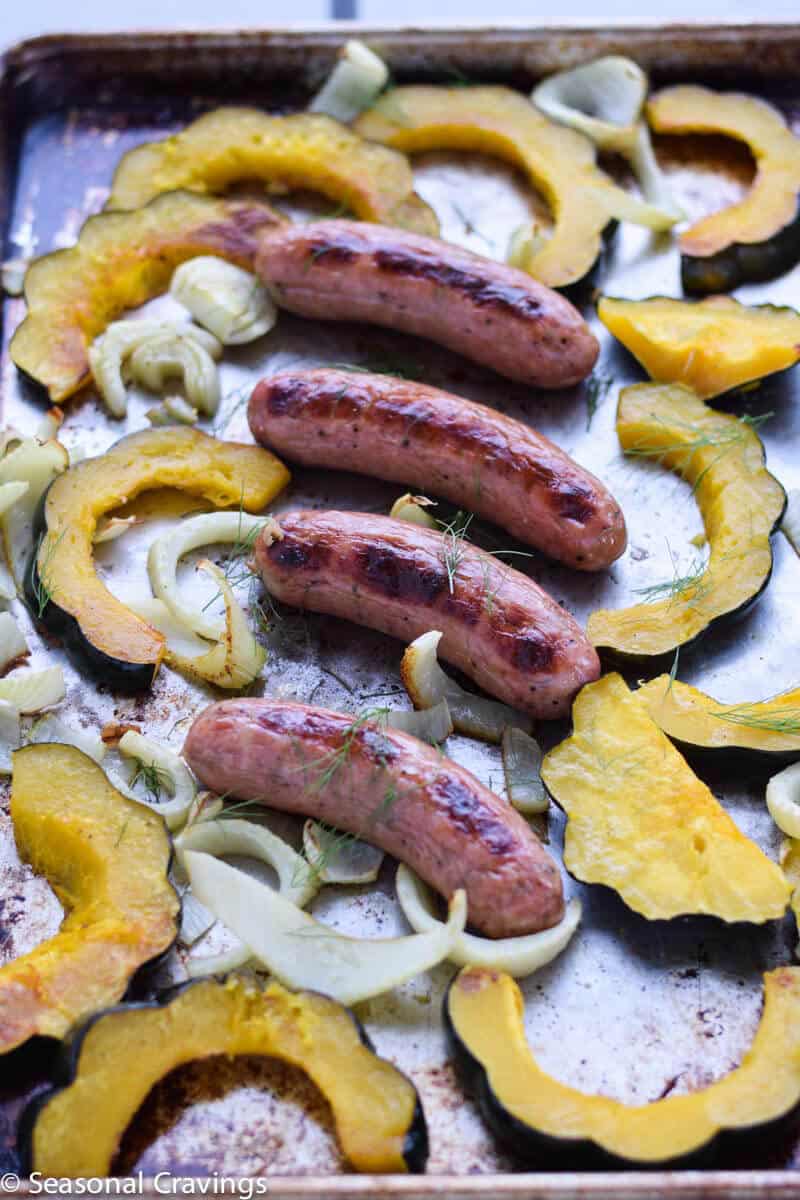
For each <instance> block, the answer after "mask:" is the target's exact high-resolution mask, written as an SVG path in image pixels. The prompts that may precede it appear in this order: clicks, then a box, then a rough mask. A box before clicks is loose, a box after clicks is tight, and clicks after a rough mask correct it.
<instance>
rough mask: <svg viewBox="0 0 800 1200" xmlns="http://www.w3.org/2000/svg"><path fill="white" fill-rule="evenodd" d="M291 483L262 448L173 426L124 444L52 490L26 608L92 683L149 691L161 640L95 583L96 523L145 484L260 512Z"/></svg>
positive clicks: (80, 468) (65, 476)
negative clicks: (89, 675)
mask: <svg viewBox="0 0 800 1200" xmlns="http://www.w3.org/2000/svg"><path fill="white" fill-rule="evenodd" d="M288 479H289V473H288V471H287V470H286V468H285V467H284V466H283V464H282V463H281V462H280V461H279V460H278V459H277V458H275V457H274V455H272V454H270V453H269V451H267V450H263V449H261V448H260V447H258V446H246V445H241V444H239V443H236V442H221V441H217V439H216V438H212V437H209V436H208V435H207V434H204V433H200V432H199V430H196V429H186V428H179V427H177V426H172V427H170V428H167V429H148V430H144V431H143V432H142V433H134V434H131V436H130V437H126V438H123V439H122V440H121V441H119V442H117V444H116V445H115V446H113V447H112V448H111V449H110V450H109V451H108V452H107V453H106V454H101V455H100V456H99V457H98V458H90V459H87V460H86V461H85V462H81V463H78V464H77V465H76V466H74V467H71V468H70V469H69V470H68V471H65V472H64V473H63V475H59V476H58V478H57V479H56V480H55V481H54V482H53V484H52V485H51V486H50V488H49V490H48V492H47V494H46V496H45V503H44V505H43V509H42V514H41V521H40V523H39V525H38V527H37V528H36V530H35V531H34V533H35V536H36V537H37V538H38V539H39V540H38V542H37V545H38V550H37V552H35V553H34V555H33V556H32V559H31V565H30V569H29V571H28V575H27V578H26V583H25V595H26V599H27V601H28V605H29V607H30V609H31V612H32V613H33V615H34V617H36V618H37V619H39V620H40V621H41V622H42V623H43V624H44V625H45V626H46V627H47V628H48V629H50V630H51V631H52V632H53V633H55V634H57V635H58V636H59V637H61V638H63V639H64V642H65V644H66V647H67V650H68V651H69V652H70V653H71V654H72V655H74V656H75V657H76V659H77V660H78V661H79V662H80V663H81V664H82V665H83V666H84V667H85V668H87V669H88V670H89V671H90V672H91V673H92V675H94V676H95V678H96V679H97V680H98V681H99V682H101V683H105V684H107V685H108V686H110V687H114V688H117V689H119V690H125V691H139V690H142V689H144V688H147V687H149V686H150V684H151V683H152V681H153V678H154V676H155V673H156V671H157V670H158V667H159V664H160V663H161V660H162V659H163V658H164V654H165V639H164V635H163V634H161V633H159V632H157V631H156V630H155V629H153V627H152V626H150V625H148V624H147V622H146V621H143V620H142V619H141V617H137V616H136V614H135V613H133V612H131V610H130V609H129V608H127V607H126V606H125V605H124V604H123V603H122V602H121V601H120V600H117V598H116V597H115V596H113V595H112V594H111V592H110V591H109V590H108V588H107V587H106V586H105V584H104V583H102V582H101V580H100V579H99V577H98V575H97V572H96V570H95V565H94V559H93V555H92V544H93V538H94V533H95V529H96V528H97V522H98V521H99V519H100V518H101V517H102V516H104V515H105V514H106V513H108V512H110V511H112V510H113V509H115V508H118V507H119V506H120V505H122V504H125V503H127V502H128V501H129V500H132V499H133V498H134V497H135V496H138V495H139V493H140V492H144V491H147V490H149V489H151V488H178V489H180V490H181V491H184V492H188V493H189V494H190V495H193V496H203V497H204V498H205V499H206V500H208V501H210V502H211V503H212V504H215V505H217V506H218V507H226V506H228V505H239V504H241V506H242V508H243V509H244V510H245V511H246V512H260V511H261V510H262V509H263V508H264V506H265V505H266V504H268V503H269V502H270V500H272V498H273V497H274V496H275V495H276V494H277V493H278V492H279V491H280V490H281V488H282V487H284V486H285V485H286V483H287V482H288Z"/></svg>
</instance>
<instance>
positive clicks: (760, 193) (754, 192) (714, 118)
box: [646, 86, 800, 293]
mask: <svg viewBox="0 0 800 1200" xmlns="http://www.w3.org/2000/svg"><path fill="white" fill-rule="evenodd" d="M646 111H647V118H648V120H649V122H650V125H651V126H652V128H653V129H654V130H655V131H656V132H657V133H712V134H722V135H725V136H726V137H730V138H734V139H735V140H736V141H738V142H744V144H745V145H746V146H747V147H748V149H749V150H750V153H751V154H752V155H753V158H754V159H755V161H756V177H755V180H754V182H753V185H752V187H751V188H750V190H749V192H748V193H747V195H746V196H745V197H744V199H743V200H741V201H739V203H738V204H731V205H729V206H728V207H727V208H723V209H721V210H720V211H718V212H715V213H711V215H710V216H708V217H704V218H703V219H702V220H701V221H698V222H697V223H696V224H694V225H692V226H691V227H690V228H689V229H687V230H685V232H684V233H682V234H681V235H680V238H679V245H680V250H681V278H682V282H683V288H684V291H686V292H695V293H710V292H729V291H731V290H732V289H733V288H735V287H738V286H739V285H740V284H742V283H748V282H756V281H757V280H763V279H772V278H774V276H776V275H780V274H781V273H782V272H784V271H788V270H789V269H790V267H793V266H794V264H795V263H796V262H797V261H798V259H800V211H799V210H798V200H799V199H800V138H798V137H795V135H794V134H793V133H792V132H791V130H790V129H789V128H788V127H787V124H786V121H785V120H784V118H783V116H782V115H781V113H780V112H778V110H777V109H776V108H773V106H772V105H771V104H767V103H765V101H763V100H759V99H757V98H756V97H755V96H746V95H742V94H741V93H738V92H714V91H712V90H711V89H710V88H704V87H695V86H681V87H671V88H665V89H664V91H662V92H658V93H657V94H656V95H655V96H653V97H652V99H651V100H650V101H649V103H648V105H647V110H646Z"/></svg>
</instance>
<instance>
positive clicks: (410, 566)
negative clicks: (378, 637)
mask: <svg viewBox="0 0 800 1200" xmlns="http://www.w3.org/2000/svg"><path fill="white" fill-rule="evenodd" d="M355 557H356V563H357V566H358V571H359V574H360V576H361V578H362V580H363V582H364V584H365V585H366V586H367V587H368V588H369V590H370V591H372V592H379V593H381V594H382V595H384V596H388V597H389V598H390V599H392V600H407V601H409V602H411V603H415V604H433V603H434V601H435V600H436V599H437V597H439V596H440V595H441V594H442V592H444V591H445V589H446V588H447V575H446V574H445V572H444V570H443V569H439V568H437V567H434V566H432V565H423V564H421V563H419V562H418V561H417V560H416V559H415V558H414V557H413V556H410V555H404V554H403V553H401V552H399V551H398V550H397V549H395V548H394V547H393V546H391V545H389V544H383V545H381V544H377V545H367V546H363V547H361V548H360V549H359V550H357V551H356V556H355Z"/></svg>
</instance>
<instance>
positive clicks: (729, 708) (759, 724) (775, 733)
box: [634, 675, 800, 766]
mask: <svg viewBox="0 0 800 1200" xmlns="http://www.w3.org/2000/svg"><path fill="white" fill-rule="evenodd" d="M661 688H663V691H664V695H666V694H667V692H669V693H670V695H671V697H672V699H671V700H670V701H669V705H670V707H671V706H672V703H673V701H674V700H677V701H678V703H681V700H682V699H683V700H684V701H685V708H686V709H687V711H688V713H689V714H690V719H691V717H694V718H695V719H696V722H697V726H696V732H691V731H688V730H687V729H686V728H684V723H683V721H681V722H680V723H679V724H676V722H675V720H674V719H673V720H671V719H670V713H669V712H667V713H666V714H665V712H664V709H663V707H662V706H660V705H659V702H658V697H659V690H660V689H661ZM634 694H635V695H636V696H638V697H639V699H640V700H641V701H642V703H643V704H644V705H646V707H647V711H648V713H649V714H650V717H651V718H652V720H653V721H655V723H656V725H658V727H659V729H661V730H662V732H664V733H665V734H666V735H667V737H668V738H669V739H670V740H671V741H673V742H675V744H676V745H677V746H679V747H680V748H681V750H682V751H683V752H684V753H687V754H693V755H695V756H696V757H698V758H708V759H713V758H719V759H720V760H721V761H724V762H726V763H728V762H730V761H731V759H732V757H734V756H735V757H737V758H738V757H739V756H741V757H743V758H745V757H746V758H748V759H750V760H751V761H753V760H755V762H756V763H757V764H761V763H763V765H765V766H767V765H769V764H770V763H773V764H774V763H781V762H791V761H793V760H794V759H797V758H800V688H792V689H791V690H789V691H786V692H781V693H779V694H778V695H777V696H770V697H769V699H767V700H753V701H747V700H745V701H741V702H740V703H738V704H723V703H722V702H721V701H720V700H715V699H714V697H713V696H709V695H707V694H706V693H705V692H701V691H700V690H699V688H695V687H692V686H691V685H690V684H688V683H681V681H680V680H678V679H675V680H672V681H670V677H669V676H668V675H658V676H656V678H655V679H650V680H648V681H647V683H645V684H642V685H640V687H639V688H638V690H637V691H636V692H635V693H634ZM682 707H684V705H682ZM786 712H790V713H791V718H792V721H793V722H795V721H796V722H797V725H798V732H797V733H792V732H789V733H785V732H782V731H781V730H779V729H775V728H772V729H770V728H769V723H770V717H772V718H773V723H775V722H780V720H781V719H782V716H781V714H785V713H786ZM727 713H731V714H732V715H733V718H734V719H725V716H724V715H723V714H727ZM715 714H720V716H719V717H718V718H717V719H716V720H715ZM748 718H749V719H750V720H748ZM754 722H755V723H754ZM715 727H716V728H717V729H718V730H719V731H720V732H721V733H723V734H724V740H718V741H715V740H713V738H712V737H711V735H710V733H709V731H710V730H713V729H714V728H715ZM723 756H724V759H723Z"/></svg>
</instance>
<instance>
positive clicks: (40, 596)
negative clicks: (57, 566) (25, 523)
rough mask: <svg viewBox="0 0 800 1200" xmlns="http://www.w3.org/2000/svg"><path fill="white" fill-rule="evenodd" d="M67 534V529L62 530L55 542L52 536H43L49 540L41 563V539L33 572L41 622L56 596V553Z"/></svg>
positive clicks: (38, 615)
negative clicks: (54, 581) (54, 562)
mask: <svg viewBox="0 0 800 1200" xmlns="http://www.w3.org/2000/svg"><path fill="white" fill-rule="evenodd" d="M66 532H67V531H66V529H62V530H61V533H60V534H59V535H58V537H57V538H56V539H55V541H53V539H52V537H51V535H50V534H44V535H43V537H44V538H46V539H47V546H46V549H45V552H44V556H43V558H42V560H41V561H38V555H39V554H40V553H41V545H42V540H41V539H40V541H39V547H38V549H37V564H36V570H35V571H34V572H33V585H32V591H33V596H34V600H35V602H36V604H35V607H36V616H37V617H38V618H39V620H41V618H42V617H43V616H44V612H45V609H46V608H47V606H48V604H49V603H50V601H51V600H52V599H53V598H54V596H55V594H56V587H55V585H54V583H53V578H52V573H53V559H54V558H55V555H56V551H57V550H58V547H59V546H60V545H61V542H62V541H63V539H64V534H65V533H66Z"/></svg>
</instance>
